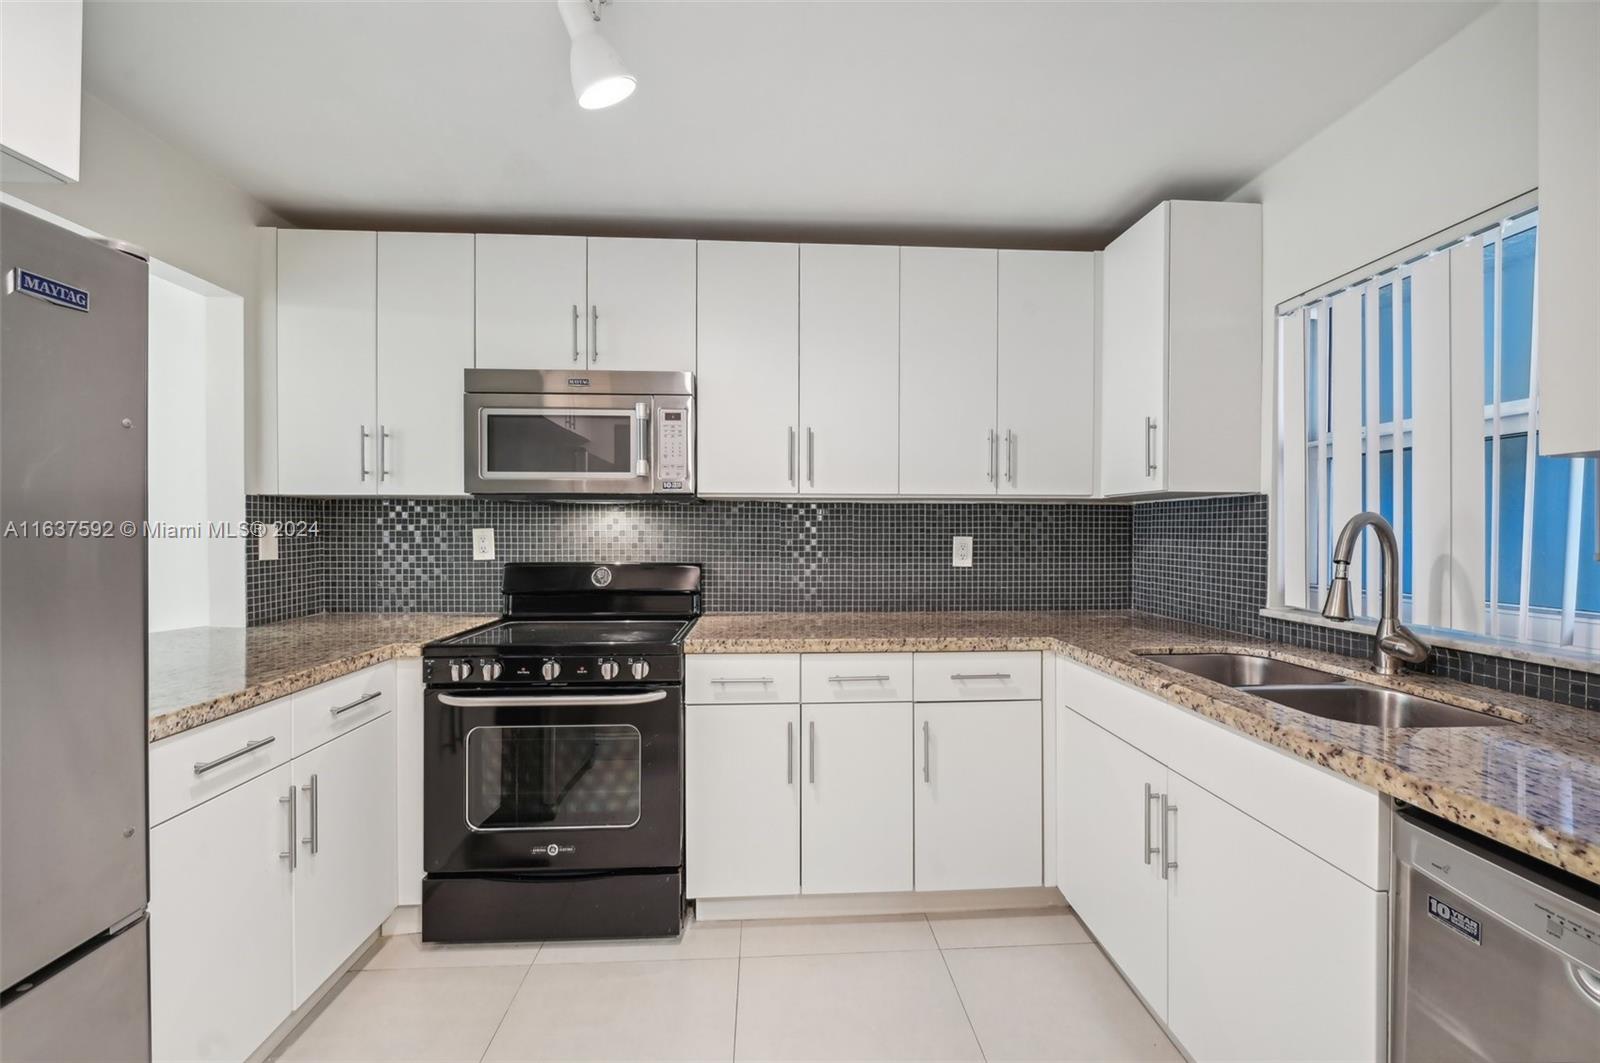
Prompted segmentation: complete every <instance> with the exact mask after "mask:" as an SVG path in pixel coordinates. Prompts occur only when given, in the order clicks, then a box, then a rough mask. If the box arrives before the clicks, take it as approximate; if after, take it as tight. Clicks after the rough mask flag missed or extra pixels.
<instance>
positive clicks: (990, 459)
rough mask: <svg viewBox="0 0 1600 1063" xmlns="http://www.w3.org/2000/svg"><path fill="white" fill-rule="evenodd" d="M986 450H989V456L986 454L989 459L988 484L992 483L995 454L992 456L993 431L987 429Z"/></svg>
mask: <svg viewBox="0 0 1600 1063" xmlns="http://www.w3.org/2000/svg"><path fill="white" fill-rule="evenodd" d="M988 450H989V454H988V457H989V470H988V473H987V475H988V477H989V482H990V483H994V467H995V454H994V429H993V428H991V429H989V442H988Z"/></svg>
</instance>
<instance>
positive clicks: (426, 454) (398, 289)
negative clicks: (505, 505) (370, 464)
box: [374, 233, 473, 495]
mask: <svg viewBox="0 0 1600 1063" xmlns="http://www.w3.org/2000/svg"><path fill="white" fill-rule="evenodd" d="M472 273H473V247H472V237H471V236H470V235H465V234H455V233H379V234H378V380H377V387H378V413H377V423H378V453H377V460H376V462H375V463H374V464H375V468H376V471H377V477H378V492H379V493H380V494H388V495H452V494H461V492H462V475H461V463H462V458H461V440H462V434H461V388H462V382H463V380H464V376H463V371H464V370H466V369H469V368H471V366H472V330H473V324H472V321H473V300H472V288H473V286H472Z"/></svg>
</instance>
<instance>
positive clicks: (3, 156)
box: [0, 0, 83, 181]
mask: <svg viewBox="0 0 1600 1063" xmlns="http://www.w3.org/2000/svg"><path fill="white" fill-rule="evenodd" d="M0 78H3V84H0V179H4V180H6V181H76V180H77V179H78V148H79V141H80V138H81V135H82V120H83V119H82V111H83V0H52V2H51V3H40V2H36V3H0Z"/></svg>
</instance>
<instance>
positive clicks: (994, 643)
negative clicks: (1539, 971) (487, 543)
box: [686, 612, 1600, 883]
mask: <svg viewBox="0 0 1600 1063" xmlns="http://www.w3.org/2000/svg"><path fill="white" fill-rule="evenodd" d="M686 649H687V651H688V652H690V653H851V652H856V653H893V652H905V651H914V650H921V651H924V652H927V651H973V650H1043V651H1048V652H1055V653H1060V654H1062V655H1064V656H1066V657H1068V658H1070V659H1072V660H1075V661H1078V662H1080V663H1082V664H1085V665H1087V666H1089V667H1091V668H1094V669H1096V670H1097V671H1100V672H1104V673H1106V674H1107V675H1110V676H1113V677H1115V678H1117V679H1120V680H1123V681H1124V682H1127V683H1131V684H1133V685H1134V686H1138V687H1142V688H1143V689H1145V690H1148V691H1150V692H1151V693H1154V694H1157V695H1159V696H1161V697H1163V698H1165V699H1166V700H1168V701H1171V702H1174V703H1176V704H1178V705H1181V706H1183V707H1184V708H1187V709H1190V710H1192V711H1194V712H1197V713H1199V714H1200V715H1202V716H1205V717H1207V718H1208V719H1211V720H1215V721H1217V722H1219V723H1222V724H1224V725H1226V726H1228V727H1231V728H1233V729H1234V730H1236V731H1239V732H1241V733H1243V734H1247V735H1249V736H1251V737H1253V738H1257V739H1260V740H1261V741H1263V742H1266V743H1269V744H1271V745H1274V746H1277V747H1278V748H1280V749H1283V750H1285V751H1286V752H1289V753H1292V754H1293V755H1295V756H1297V757H1301V758H1303V759H1305V760H1309V761H1311V762H1313V763H1316V764H1320V765H1322V766H1324V767H1326V768H1328V769H1330V770H1332V771H1335V772H1338V773H1339V774H1341V775H1344V776H1346V777H1347V778H1349V779H1352V780H1354V781H1356V782H1358V783H1361V784H1363V785H1365V786H1369V787H1372V788H1373V789H1375V790H1378V791H1380V792H1381V793H1385V794H1388V795H1389V796H1391V797H1394V798H1397V799H1399V800H1403V801H1407V802H1409V803H1411V804H1413V805H1416V806H1417V807H1418V808H1421V809H1423V810H1425V811H1428V812H1431V813H1433V814H1434V815H1437V816H1439V817H1441V818H1443V819H1446V820H1449V821H1451V822H1454V823H1458V824H1460V825H1461V826H1464V827H1466V828H1468V829H1470V830H1473V831H1477V832H1478V833H1480V834H1483V835H1485V836H1487V837H1490V838H1493V839H1494V840H1496V841H1498V842H1500V843H1502V844H1504V845H1508V846H1511V847H1512V848H1514V849H1517V850H1519V851H1521V852H1524V853H1527V854H1529V855H1531V856H1534V857H1536V858H1538V859H1540V860H1543V861H1545V862H1547V863H1550V864H1554V865H1556V866H1557V867H1560V868H1563V869H1565V870H1567V871H1569V872H1572V873H1573V874H1575V875H1579V876H1581V877H1582V878H1585V879H1588V880H1589V881H1591V882H1596V883H1600V713H1597V712H1592V711H1586V710H1584V709H1575V708H1567V707H1565V706H1562V705H1557V704H1554V703H1551V702H1546V701H1538V700H1535V699H1533V698H1526V697H1520V696H1518V695H1514V694H1506V693H1501V692H1499V691H1495V690H1491V689H1488V688H1485V687H1476V686H1468V685H1466V684H1464V683H1459V682H1455V681H1452V680H1445V679H1436V678H1433V677H1431V676H1426V675H1416V674H1408V675H1405V676H1400V677H1394V678H1385V677H1382V676H1378V675H1376V674H1374V673H1372V672H1371V671H1370V670H1369V669H1367V668H1366V667H1365V665H1366V662H1364V661H1361V660H1356V659H1352V658H1350V657H1340V656H1336V655H1333V654H1328V653H1321V652H1318V651H1315V650H1302V649H1298V648H1291V647H1288V646H1284V645H1282V644H1279V643H1272V642H1264V641H1261V640H1257V639H1251V638H1246V637H1244V636H1241V635H1232V634H1228V633H1226V632H1222V631H1218V630H1216V629H1213V628H1207V627H1201V626H1197V625H1192V624H1183V623H1179V622H1176V621H1167V620H1162V619H1160V618H1157V617H1153V616H1149V615H1146V614H1140V613H1127V612H1119V613H1083V612H1076V613H1013V612H994V613H799V614H794V613H767V614H724V615H714V616H707V617H704V618H703V619H701V621H700V622H699V623H698V624H697V625H696V626H695V629H694V631H692V632H691V633H690V636H689V640H688V643H687V646H686ZM1239 650H1242V651H1246V652H1250V653H1258V654H1262V655H1265V656H1269V657H1276V658H1279V659H1282V660H1287V661H1294V662H1298V663H1304V664H1308V665H1312V666H1315V667H1317V668H1321V669H1323V670H1325V671H1329V672H1334V673H1337V674H1339V675H1343V676H1347V677H1350V678H1354V679H1360V680H1361V681H1363V682H1367V683H1371V684H1374V685H1380V686H1389V687H1394V688H1396V689H1399V690H1405V691H1410V692H1412V693H1416V694H1423V695H1426V696H1428V697H1432V698H1436V699H1438V700H1440V701H1444V702H1448V703H1451V704H1455V705H1460V706H1462V707H1465V708H1470V709H1476V710H1478V711H1480V712H1486V713H1489V714H1491V715H1498V716H1503V717H1508V718H1511V719H1514V720H1517V721H1519V722H1518V723H1517V724H1516V725H1515V726H1508V727H1482V728H1479V727H1470V728H1409V729H1385V728H1376V727H1363V726H1360V725H1357V724H1348V723H1339V722H1336V721H1332V720H1325V719H1322V718H1321V717H1318V716H1309V715H1306V714H1304V713H1300V712H1297V711H1295V710H1294V709H1290V708H1287V707H1285V706H1281V705H1277V704H1274V703H1273V702H1270V701H1264V700H1262V699H1260V698H1257V697H1253V696H1251V695H1249V694H1246V693H1244V692H1242V691H1238V690H1233V689H1230V688H1228V687H1225V686H1221V685H1220V684H1217V683H1213V682H1210V681H1208V680H1205V679H1201V678H1199V677H1197V676H1192V675H1189V674H1187V673H1183V672H1178V671H1175V670H1173V669H1171V668H1167V667H1165V666H1163V665H1160V664H1157V663H1155V662H1154V661H1150V660H1147V659H1144V658H1141V657H1139V656H1137V654H1138V653H1139V652H1140V651H1158V652H1159V651H1239Z"/></svg>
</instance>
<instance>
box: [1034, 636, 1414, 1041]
mask: <svg viewBox="0 0 1600 1063" xmlns="http://www.w3.org/2000/svg"><path fill="white" fill-rule="evenodd" d="M1057 689H1058V695H1059V696H1060V697H1061V699H1062V704H1061V712H1060V719H1059V725H1058V727H1057V731H1056V736H1057V742H1058V747H1057V751H1056V765H1057V778H1058V788H1057V795H1058V797H1057V799H1058V802H1059V808H1058V812H1057V825H1058V826H1057V829H1058V838H1059V844H1058V845H1057V859H1058V864H1059V866H1058V874H1057V880H1058V881H1059V882H1060V884H1061V892H1062V894H1063V895H1064V896H1065V897H1066V899H1067V903H1069V904H1071V905H1072V906H1073V908H1074V909H1075V910H1076V911H1077V913H1078V916H1079V918H1081V919H1082V920H1083V922H1084V925H1085V926H1087V927H1088V928H1089V930H1090V931H1091V932H1092V933H1093V934H1094V935H1095V937H1096V938H1097V939H1098V940H1099V941H1100V943H1101V945H1102V946H1103V947H1104V948H1105V950H1106V953H1107V954H1108V955H1109V956H1110V957H1111V958H1112V960H1114V961H1115V962H1116V964H1117V966H1118V967H1119V968H1121V970H1122V971H1123V972H1124V973H1125V974H1126V976H1127V978H1128V981H1129V982H1130V983H1131V984H1132V985H1133V987H1134V989H1136V990H1137V991H1138V992H1139V994H1140V995H1141V996H1142V997H1143V998H1144V1000H1145V1003H1146V1004H1147V1005H1148V1006H1149V1007H1150V1009H1151V1011H1153V1012H1154V1013H1155V1015H1156V1016H1157V1017H1158V1018H1160V1019H1161V1020H1162V1021H1163V1022H1164V1023H1165V1024H1166V1026H1167V1028H1168V1030H1170V1031H1171V1033H1172V1035H1173V1037H1174V1038H1175V1039H1176V1040H1177V1041H1178V1042H1179V1043H1180V1044H1181V1045H1182V1046H1183V1049H1184V1051H1185V1054H1186V1055H1187V1056H1188V1057H1189V1058H1191V1059H1194V1060H1196V1061H1197V1063H1208V1061H1212V1060H1215V1061H1219V1063H1220V1061H1224V1060H1275V1061H1277V1060H1282V1061H1287V1060H1327V1059H1339V1060H1373V1061H1378V1060H1382V1059H1384V1058H1385V1055H1386V1045H1387V1014H1386V1008H1387V1000H1388V992H1387V990H1388V986H1387V981H1386V979H1387V934H1388V892H1387V889H1388V874H1387V866H1388V865H1387V857H1388V837H1387V829H1386V824H1387V822H1388V820H1387V816H1388V812H1387V809H1386V808H1385V806H1384V805H1383V803H1382V802H1381V801H1380V799H1379V798H1378V796H1377V795H1376V794H1374V793H1372V792H1371V791H1367V790H1364V789H1362V788H1360V787H1358V786H1356V785H1355V784H1354V783H1351V782H1349V781H1347V780H1344V779H1342V778H1339V777H1336V776H1334V775H1333V774H1332V773H1330V772H1326V771H1325V770H1323V769H1320V768H1317V767H1315V766H1313V765H1311V764H1308V763H1305V762H1302V761H1298V760H1296V759H1295V758H1292V757H1290V756H1288V755H1286V754H1284V753H1281V752H1279V751H1277V750H1273V749H1270V748H1268V747H1266V746H1262V745H1260V744H1258V743H1255V742H1253V741H1252V740H1250V739H1248V738H1245V737H1243V736H1242V735H1237V734H1234V733H1232V732H1230V731H1228V730H1226V729H1225V728H1223V727H1221V726H1220V725H1216V724H1212V723H1210V722H1208V721H1206V720H1203V719H1202V718H1200V717H1199V716H1197V715H1195V714H1193V713H1190V712H1187V711H1186V710H1183V709H1180V708H1177V707H1175V706H1172V705H1168V704H1166V703H1165V702H1163V701H1161V700H1160V699H1158V698H1155V697H1153V696H1151V695H1147V694H1145V693H1144V692H1142V691H1138V690H1135V689H1134V688H1132V687H1128V686H1125V685H1124V684H1121V683H1119V682H1118V681H1116V680H1113V679H1110V678H1108V677H1105V676H1103V675H1100V674H1098V673H1094V672H1090V671H1089V670H1087V669H1084V668H1082V667H1081V666H1078V665H1075V664H1069V663H1066V662H1061V663H1059V664H1058V683H1057Z"/></svg>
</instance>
